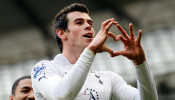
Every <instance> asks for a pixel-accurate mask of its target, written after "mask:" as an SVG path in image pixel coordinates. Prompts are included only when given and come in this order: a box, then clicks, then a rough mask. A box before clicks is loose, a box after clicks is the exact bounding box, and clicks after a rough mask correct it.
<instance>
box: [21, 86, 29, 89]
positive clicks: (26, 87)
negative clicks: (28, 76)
mask: <svg viewBox="0 0 175 100" xmlns="http://www.w3.org/2000/svg"><path fill="white" fill-rule="evenodd" d="M21 89H31V88H30V87H28V86H25V87H22V88H21Z"/></svg>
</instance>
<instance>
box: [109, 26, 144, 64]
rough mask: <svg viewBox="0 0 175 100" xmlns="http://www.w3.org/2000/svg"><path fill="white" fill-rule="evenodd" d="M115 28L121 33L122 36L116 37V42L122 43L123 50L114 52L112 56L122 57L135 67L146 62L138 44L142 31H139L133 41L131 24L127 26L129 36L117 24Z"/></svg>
mask: <svg viewBox="0 0 175 100" xmlns="http://www.w3.org/2000/svg"><path fill="white" fill-rule="evenodd" d="M116 26H117V28H118V29H119V31H120V32H121V33H122V35H117V36H116V40H121V41H122V43H123V45H124V50H122V51H117V52H114V53H113V55H112V56H113V57H114V56H118V55H123V56H125V57H127V58H128V59H130V60H132V62H133V63H134V64H135V65H139V64H142V63H143V62H144V61H146V58H145V53H144V50H143V48H142V46H141V43H140V41H141V36H142V30H139V32H138V37H137V39H135V36H134V31H133V24H131V23H130V24H129V31H130V36H129V35H128V34H127V32H126V31H125V30H124V29H123V28H122V27H121V26H120V25H119V24H117V25H116Z"/></svg>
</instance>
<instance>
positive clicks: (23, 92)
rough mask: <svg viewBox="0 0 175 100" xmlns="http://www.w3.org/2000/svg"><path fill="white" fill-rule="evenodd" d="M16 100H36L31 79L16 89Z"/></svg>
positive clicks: (19, 84) (25, 80) (23, 81)
mask: <svg viewBox="0 0 175 100" xmlns="http://www.w3.org/2000/svg"><path fill="white" fill-rule="evenodd" d="M14 98H15V99H14V100H35V98H34V92H33V88H32V81H31V79H29V78H28V79H23V80H21V81H20V82H19V83H18V86H17V87H16V91H15V96H14Z"/></svg>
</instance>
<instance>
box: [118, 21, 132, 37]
mask: <svg viewBox="0 0 175 100" xmlns="http://www.w3.org/2000/svg"><path fill="white" fill-rule="evenodd" d="M117 28H118V29H119V31H120V32H121V33H122V35H123V36H124V37H125V38H126V39H130V38H129V36H128V34H127V32H126V31H125V30H124V29H123V28H122V27H121V26H120V25H119V24H117Z"/></svg>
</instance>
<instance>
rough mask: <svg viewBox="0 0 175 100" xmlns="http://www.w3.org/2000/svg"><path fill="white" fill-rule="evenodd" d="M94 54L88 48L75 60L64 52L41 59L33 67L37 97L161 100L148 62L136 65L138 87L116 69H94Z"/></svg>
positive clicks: (50, 99) (55, 99)
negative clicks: (49, 59) (127, 80)
mask: <svg viewBox="0 0 175 100" xmlns="http://www.w3.org/2000/svg"><path fill="white" fill-rule="evenodd" d="M94 57H95V55H94V54H93V52H92V51H90V50H89V49H87V48H86V49H85V50H84V51H83V53H82V54H81V55H80V57H79V59H78V61H77V62H76V63H75V64H70V62H69V61H68V60H67V58H66V57H65V56H64V55H63V54H58V55H57V56H56V57H55V58H54V60H52V61H46V60H45V61H44V60H43V61H40V62H39V63H37V64H36V65H35V66H34V68H33V69H32V73H31V77H32V85H33V89H34V93H35V99H36V100H158V96H157V91H156V86H155V82H154V79H153V76H152V74H151V72H150V71H149V67H148V66H147V63H146V62H145V63H143V64H141V65H139V66H136V67H135V69H136V75H137V85H138V89H137V88H134V87H131V86H130V85H128V84H127V83H126V82H125V81H124V80H123V79H122V78H121V77H120V76H119V75H118V74H117V73H114V72H111V71H95V70H92V69H91V65H92V62H93V59H94Z"/></svg>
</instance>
